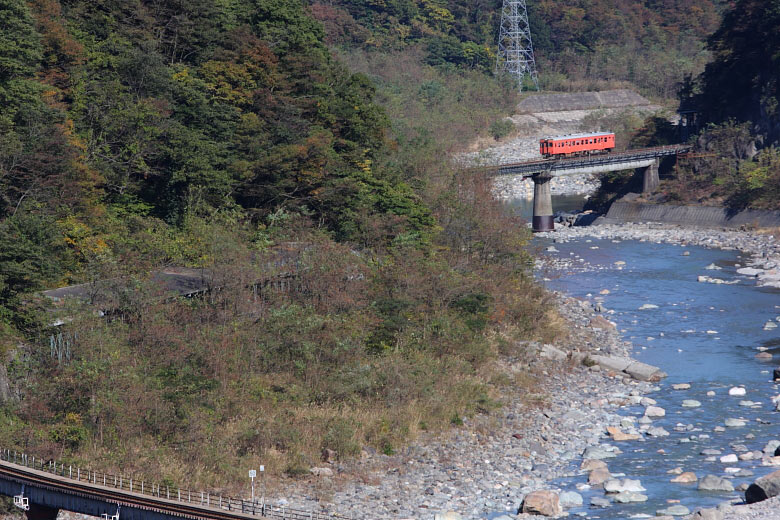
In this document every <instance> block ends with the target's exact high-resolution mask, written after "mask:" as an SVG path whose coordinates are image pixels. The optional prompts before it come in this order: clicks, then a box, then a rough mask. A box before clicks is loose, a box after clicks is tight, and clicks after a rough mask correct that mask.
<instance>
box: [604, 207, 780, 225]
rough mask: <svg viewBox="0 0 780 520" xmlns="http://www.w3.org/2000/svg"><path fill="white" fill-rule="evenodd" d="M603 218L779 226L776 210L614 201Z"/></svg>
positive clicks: (677, 222) (607, 219)
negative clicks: (742, 209)
mask: <svg viewBox="0 0 780 520" xmlns="http://www.w3.org/2000/svg"><path fill="white" fill-rule="evenodd" d="M605 220H606V222H610V221H612V222H615V221H617V222H665V223H667V224H685V225H692V226H700V227H740V226H758V227H780V211H765V210H744V211H739V212H736V213H735V212H732V211H731V210H728V209H726V208H719V207H709V206H677V205H672V204H646V203H638V202H622V201H619V202H615V203H614V204H612V206H611V207H610V208H609V211H608V212H607V215H606V219H605Z"/></svg>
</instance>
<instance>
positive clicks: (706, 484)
mask: <svg viewBox="0 0 780 520" xmlns="http://www.w3.org/2000/svg"><path fill="white" fill-rule="evenodd" d="M698 489H699V491H734V485H733V484H732V483H731V481H730V480H728V479H725V478H722V477H718V476H716V475H707V476H706V477H704V478H703V479H701V480H700V481H699V486H698Z"/></svg>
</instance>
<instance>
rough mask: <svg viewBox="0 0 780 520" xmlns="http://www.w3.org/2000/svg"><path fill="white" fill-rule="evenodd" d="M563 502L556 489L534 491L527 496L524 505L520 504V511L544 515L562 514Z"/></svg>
mask: <svg viewBox="0 0 780 520" xmlns="http://www.w3.org/2000/svg"><path fill="white" fill-rule="evenodd" d="M562 512H563V510H562V509H561V503H560V501H559V499H558V493H556V492H555V491H546V490H542V491H532V492H531V493H528V494H527V495H526V496H525V499H524V500H523V505H522V506H520V511H518V514H520V513H527V514H531V515H542V516H557V515H559V514H561V513H562Z"/></svg>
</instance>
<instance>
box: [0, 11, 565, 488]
mask: <svg viewBox="0 0 780 520" xmlns="http://www.w3.org/2000/svg"><path fill="white" fill-rule="evenodd" d="M0 29H2V30H0V100H1V101H0V126H2V131H0V340H1V341H2V342H1V343H0V346H1V348H0V445H1V446H3V447H4V448H11V449H17V450H22V449H23V450H25V451H29V452H32V453H36V454H37V456H40V457H46V458H58V459H65V460H66V461H74V462H76V463H79V464H83V465H89V466H93V467H99V468H101V469H103V470H106V471H112V470H113V471H118V470H119V469H122V470H123V471H126V472H130V473H136V474H138V475H145V476H146V477H147V478H150V479H163V480H164V481H165V482H177V483H181V484H183V485H191V486H197V487H200V486H203V487H220V488H222V489H226V488H225V487H224V486H228V488H229V486H231V485H233V484H230V483H236V482H242V481H243V480H244V478H243V477H244V476H245V471H244V469H245V468H246V467H248V466H250V465H251V466H252V467H256V466H257V465H258V464H265V465H266V468H267V469H268V471H269V473H270V474H272V475H275V476H280V475H289V476H295V475H299V474H302V473H307V472H308V470H309V468H310V467H312V466H313V465H316V464H318V463H320V462H319V461H320V454H321V453H322V450H324V449H328V450H333V451H334V452H335V453H336V455H335V456H336V457H337V458H341V459H344V458H348V457H352V456H355V455H359V453H360V450H361V449H362V448H363V447H364V446H365V447H369V448H371V447H373V448H375V449H377V450H380V451H383V452H385V453H392V452H393V451H394V450H395V449H397V448H398V447H399V446H400V445H402V444H403V443H404V442H405V441H406V440H407V439H409V438H410V437H413V436H414V435H416V434H417V433H418V432H420V431H425V430H436V429H440V428H442V427H448V426H450V425H452V424H455V425H457V424H461V420H462V419H461V418H462V417H464V416H466V415H469V414H474V413H488V412H490V410H492V409H493V408H494V407H495V406H497V404H498V401H497V396H498V395H499V389H500V388H502V385H504V386H505V385H525V384H531V383H532V381H533V376H532V375H530V374H529V376H528V378H527V379H523V380H522V381H514V380H509V379H508V378H506V377H505V376H503V377H499V375H498V374H497V372H496V371H495V370H494V368H492V367H493V364H492V363H491V361H492V360H494V359H496V357H497V356H498V355H499V354H501V353H503V354H511V355H513V356H521V355H522V349H521V348H520V347H518V346H517V345H518V344H517V343H516V341H517V340H518V339H531V338H540V339H549V338H551V337H553V335H555V334H559V333H560V330H559V328H558V325H557V321H556V319H555V313H554V311H553V310H551V309H549V308H548V306H547V305H546V304H545V301H546V300H545V299H546V296H545V294H544V293H543V292H542V291H541V290H540V289H539V288H538V287H536V286H535V285H534V284H533V282H532V280H531V279H530V275H529V264H530V255H529V253H528V252H527V251H526V249H525V245H526V242H527V240H528V234H527V231H526V230H525V228H524V226H523V225H522V223H520V222H519V221H518V220H517V219H515V218H513V217H511V216H508V215H507V214H506V213H505V212H504V210H503V209H502V208H501V207H500V206H498V205H497V204H496V203H495V202H494V201H493V200H492V199H491V197H490V193H489V186H488V184H487V182H486V181H485V179H482V178H479V177H473V176H469V177H463V176H461V177H457V176H456V174H455V172H453V170H452V167H451V166H450V165H449V162H448V159H447V152H448V150H449V149H450V147H451V146H452V145H453V142H454V141H456V140H458V139H472V138H474V137H475V136H476V135H477V133H478V131H480V130H482V131H484V129H485V128H487V126H488V125H489V123H490V122H492V121H494V120H496V119H498V118H500V117H502V116H503V115H506V114H507V113H509V111H510V110H511V107H512V104H513V102H514V100H515V99H516V97H515V96H516V95H515V94H514V93H513V91H512V90H511V86H508V85H505V84H502V83H500V82H498V81H495V80H494V79H493V78H491V77H490V76H488V75H485V74H483V73H481V72H478V71H464V74H463V76H460V75H450V76H448V77H446V78H445V77H444V76H443V75H442V73H441V71H439V70H438V69H436V68H433V67H431V66H429V65H426V64H424V63H423V62H421V61H420V60H418V59H417V57H416V54H415V52H416V51H414V50H410V51H409V54H408V55H407V57H406V60H407V61H406V63H408V64H409V68H408V69H407V70H408V72H410V73H412V74H415V75H416V74H417V73H418V72H419V73H420V74H422V75H423V76H424V77H427V81H423V83H422V84H421V83H418V82H417V77H416V76H415V79H414V81H408V82H406V84H405V85H404V86H403V88H399V89H397V90H395V91H393V90H392V88H391V87H392V86H393V85H394V84H395V85H398V84H399V83H391V82H386V83H383V86H382V93H381V94H379V95H378V94H377V92H376V86H375V84H374V83H373V81H372V80H371V79H369V78H368V77H367V76H366V75H364V74H360V73H357V74H356V73H352V72H350V70H348V68H347V66H346V65H344V63H345V61H349V62H350V63H351V64H352V65H354V66H355V68H360V63H359V61H360V59H362V58H361V57H360V56H342V57H340V58H334V57H333V55H332V54H331V50H330V49H329V48H328V47H327V46H326V43H325V32H324V29H323V27H322V25H321V24H320V23H319V22H317V21H316V20H315V19H314V18H312V17H311V16H310V15H309V14H308V11H307V10H306V6H304V5H303V4H302V3H300V2H299V1H298V0H225V1H220V2H213V1H211V0H208V1H207V0H203V1H195V2H192V1H187V2H152V1H142V0H136V1H130V2H128V1H119V0H115V1H114V0H108V1H102V2H93V1H81V0H63V1H57V0H35V1H31V2H26V1H24V0H0ZM387 59H392V60H394V58H387ZM381 63H382V61H381V60H378V61H373V60H371V61H370V64H369V65H368V66H366V67H365V68H371V67H376V66H379V64H381ZM364 65H365V64H364ZM395 79H396V81H398V82H403V81H404V80H403V78H400V77H398V78H395ZM377 99H378V100H379V101H381V102H382V103H383V104H384V107H383V106H381V105H380V104H379V103H378V102H377ZM464 103H470V104H471V105H472V106H471V107H470V109H469V110H468V111H465V110H459V109H458V107H462V106H463V104H464ZM434 112H435V113H438V114H443V115H442V116H441V117H440V118H438V119H437V118H430V117H428V114H429V113H434ZM388 114H392V118H391V116H389V115H388ZM435 124H446V125H447V128H448V131H449V132H450V133H448V134H446V135H437V134H436V133H434V129H435V128H434V126H433V125H435ZM177 266H180V267H181V266H183V267H190V268H198V269H201V271H200V272H202V273H203V274H204V277H205V279H206V282H207V283H208V284H209V286H210V287H211V289H212V290H210V291H209V292H208V293H207V294H206V295H204V296H202V297H200V298H195V299H177V298H171V297H170V296H171V295H169V294H166V293H164V292H163V291H162V290H161V287H160V286H158V284H156V283H155V282H154V279H153V277H152V274H153V273H154V272H155V271H156V270H159V269H163V268H168V267H177ZM280 279H282V280H285V281H286V285H285V287H286V289H285V288H282V289H278V288H277V287H278V284H266V281H268V280H280ZM99 280H103V281H104V284H108V286H109V296H110V297H109V298H108V299H105V298H104V299H102V300H100V305H101V306H98V305H93V304H92V302H91V301H86V302H83V303H81V304H79V303H76V302H69V303H67V304H65V305H64V306H59V307H56V308H53V307H52V305H51V302H50V301H48V300H47V299H46V298H41V297H39V296H38V294H39V291H40V290H42V289H47V288H53V287H60V286H64V285H68V284H74V283H86V284H87V285H86V286H85V287H87V294H88V298H87V300H91V299H92V298H94V296H95V294H96V289H95V288H96V287H98V285H97V282H98V281H99ZM98 311H107V315H106V316H104V317H100V316H99V313H98ZM53 324H57V325H53Z"/></svg>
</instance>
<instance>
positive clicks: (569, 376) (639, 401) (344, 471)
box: [283, 224, 780, 520]
mask: <svg viewBox="0 0 780 520" xmlns="http://www.w3.org/2000/svg"><path fill="white" fill-rule="evenodd" d="M542 236H544V235H542ZM548 236H549V237H551V238H553V240H554V241H556V242H566V241H568V240H573V239H577V238H584V237H590V238H602V239H611V240H638V241H650V242H659V243H661V242H664V243H673V244H678V245H681V246H686V245H700V246H704V247H709V248H721V249H731V250H739V251H742V252H744V253H746V254H750V255H753V256H752V259H751V260H750V261H749V264H750V265H751V267H749V269H754V270H761V272H758V273H754V272H753V271H743V272H742V273H740V274H739V276H743V277H746V278H755V280H756V282H757V283H771V281H772V280H771V279H768V278H767V277H766V275H770V278H771V275H774V274H775V271H774V269H775V268H776V267H777V265H780V263H778V262H779V261H780V244H779V243H778V242H777V241H776V240H775V238H774V237H772V236H771V235H759V234H749V233H744V232H737V231H730V230H711V229H706V230H703V229H702V230H700V229H687V228H683V227H679V226H669V225H657V224H625V225H611V226H602V227H582V228H577V227H575V228H564V229H560V230H559V231H558V232H556V233H554V234H552V233H551V234H548ZM553 247H554V246H553ZM681 256H685V250H682V251H681ZM553 258H554V256H553ZM563 261H568V262H569V263H568V264H567V265H565V266H564V265H553V266H552V267H553V269H558V268H561V267H564V268H566V269H567V270H572V269H576V268H579V269H584V270H586V269H589V268H590V266H587V265H577V264H576V261H572V260H571V259H566V260H563ZM573 262H574V263H573ZM620 267H621V266H615V268H618V269H619V268H620ZM712 274H713V276H711V278H716V275H717V272H715V271H713V273H712ZM761 276H764V278H763V279H762V278H761ZM710 283H717V282H710ZM607 293H608V291H606V292H604V294H607ZM558 302H559V307H560V312H561V314H562V316H564V317H565V318H566V319H568V320H569V321H570V322H571V324H572V331H573V333H572V336H571V339H570V340H569V341H568V342H566V343H565V344H564V345H558V346H556V347H551V346H541V345H533V344H529V345H527V354H528V355H527V356H525V357H524V358H523V359H514V360H506V361H505V367H504V368H505V371H506V373H508V374H511V375H512V377H520V376H524V377H525V376H527V375H528V374H530V373H537V374H541V376H542V377H543V380H540V382H539V385H540V386H539V391H538V393H534V394H533V395H517V394H513V393H512V392H508V395H506V396H505V399H504V403H505V407H504V408H503V409H502V410H501V411H500V412H499V413H493V414H491V415H485V416H480V417H476V418H474V419H471V420H468V421H466V422H465V424H464V425H463V426H462V427H461V428H458V429H456V430H455V431H453V432H450V433H449V434H447V435H446V436H445V437H443V438H432V437H429V438H423V439H420V440H419V441H418V443H416V444H415V445H413V446H411V447H409V448H408V449H406V450H404V452H403V453H402V454H398V455H393V456H385V455H379V454H376V453H368V452H365V453H364V458H363V460H361V461H357V462H353V463H350V464H330V465H324V466H327V467H326V470H330V471H325V472H324V473H321V474H320V475H325V476H320V477H317V478H314V479H312V480H310V481H309V482H307V483H305V484H304V485H302V486H301V485H296V486H291V487H289V488H288V490H287V493H286V494H285V496H287V497H288V498H287V501H285V502H283V503H286V504H290V505H295V506H296V507H302V508H325V509H327V510H329V511H334V512H339V513H342V514H346V515H351V516H371V517H372V518H420V519H432V518H435V517H437V516H438V518H440V519H442V520H443V519H456V518H486V515H487V514H489V513H493V514H494V516H495V514H496V513H500V512H505V515H504V516H500V517H498V518H500V519H501V520H508V519H509V518H525V517H526V515H522V514H521V515H517V511H518V510H519V509H521V508H522V507H523V501H524V499H526V498H529V495H530V499H532V500H530V499H529V501H532V502H533V503H532V504H531V506H532V507H533V508H548V510H549V512H551V513H552V512H555V511H560V512H561V514H563V515H566V514H567V513H566V511H567V509H568V508H577V507H578V505H580V504H582V500H583V498H584V499H585V505H586V507H587V506H590V508H591V509H589V511H593V510H594V508H595V511H594V514H598V512H597V511H598V508H599V507H612V506H613V504H615V503H620V502H632V501H642V500H646V499H647V497H646V496H644V495H643V494H642V485H641V483H640V482H637V481H636V480H632V479H631V475H620V474H618V475H610V473H609V460H610V459H609V458H610V457H612V456H614V455H615V454H617V453H619V452H620V447H621V446H625V443H633V442H640V443H641V442H643V441H644V440H645V439H646V438H649V437H657V436H665V435H669V432H667V431H665V430H664V429H663V428H661V427H657V426H654V425H653V421H654V420H656V418H657V417H661V416H663V415H664V414H665V410H663V409H660V410H658V409H656V408H657V407H655V406H654V401H653V400H652V399H649V398H648V397H645V394H646V393H648V392H651V391H654V390H658V387H657V386H655V383H651V382H641V381H637V380H636V379H634V378H633V377H631V376H629V374H628V373H627V372H629V370H628V365H630V362H628V361H624V360H621V359H620V358H622V357H624V356H627V354H628V353H629V352H630V350H631V345H630V344H629V343H627V342H624V341H623V340H622V338H621V336H620V335H619V333H618V332H617V331H616V330H614V329H613V327H612V324H611V323H610V322H609V321H608V319H607V318H608V317H609V316H610V311H609V310H608V309H605V308H604V307H603V298H600V296H598V295H597V296H595V297H594V298H592V301H588V302H583V301H579V300H575V299H571V298H565V297H563V296H560V295H559V296H558ZM586 354H589V358H588V359H587V360H585V364H583V363H582V362H581V361H582V360H583V358H585V355H586ZM601 354H604V355H605V358H599V355H601ZM615 358H617V361H615ZM586 365H594V366H593V367H591V368H588V367H587V366H586ZM635 375H636V374H635ZM640 377H641V375H640ZM689 401H690V402H687V401H686V402H685V403H684V404H683V406H696V405H697V403H696V402H695V401H693V400H689ZM637 405H639V406H637ZM632 406H633V408H631V409H629V407H632ZM640 406H641V407H643V408H644V414H643V415H636V410H637V408H639V407H640ZM632 413H633V414H634V416H633V417H632ZM624 449H625V447H624ZM752 455H753V456H755V457H759V459H760V458H761V457H763V458H767V457H770V458H771V455H773V453H771V454H770V453H768V452H766V453H760V452H756V453H753V454H752ZM602 460H603V462H602ZM740 460H742V459H740ZM770 462H771V461H770ZM562 477H571V478H569V479H568V480H567V481H568V482H570V484H568V485H567V486H568V487H561V486H560V485H557V484H556V482H560V481H561V480H560V479H561V478H562ZM621 477H622V478H621ZM672 477H674V475H672ZM679 477H680V478H681V479H684V478H687V477H688V476H687V475H685V474H682V475H679ZM703 480H705V481H706V484H704V485H714V486H715V487H716V488H717V486H718V485H719V482H721V481H722V480H723V479H721V478H720V477H713V478H712V479H710V480H712V481H713V482H709V481H707V480H706V479H703ZM716 480H717V482H716ZM680 481H681V482H682V481H683V480H680ZM729 484H730V483H729ZM722 485H724V486H725V485H726V484H725V483H722ZM604 487H608V489H607V490H604V489H603V488H604ZM732 489H733V488H732ZM594 490H595V491H596V492H595V493H594V492H593V491H594ZM536 491H544V492H549V493H540V494H537V493H534V492H536ZM605 491H610V492H609V493H605ZM531 493H534V494H533V495H531ZM582 495H585V497H583V496H582ZM588 495H590V498H589V499H588ZM290 497H292V498H290ZM672 502H673V501H672ZM776 506H777V500H770V501H766V502H761V503H758V504H753V505H749V506H744V505H739V506H735V505H733V503H730V502H724V503H723V504H722V505H721V506H720V507H719V508H718V509H717V510H716V509H712V510H709V509H708V510H706V511H703V512H702V513H701V514H694V515H691V516H690V518H710V519H723V520H729V519H733V520H753V519H755V520H764V519H768V518H779V517H780V515H779V514H778V513H777V510H776V509H775V508H776ZM526 507H527V508H528V507H529V506H526ZM559 507H560V509H558V508H559ZM661 511H663V512H666V513H669V514H670V515H674V518H679V517H680V516H679V515H686V514H688V513H689V511H687V509H685V508H684V507H683V506H680V505H676V504H674V503H670V504H669V505H668V507H667V508H666V509H663V510H661ZM448 512H451V513H448ZM577 514H578V515H584V514H586V513H585V512H584V511H583V510H582V509H580V510H579V512H577ZM529 518H530V516H529ZM667 518H673V517H672V516H668V517H667Z"/></svg>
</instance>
